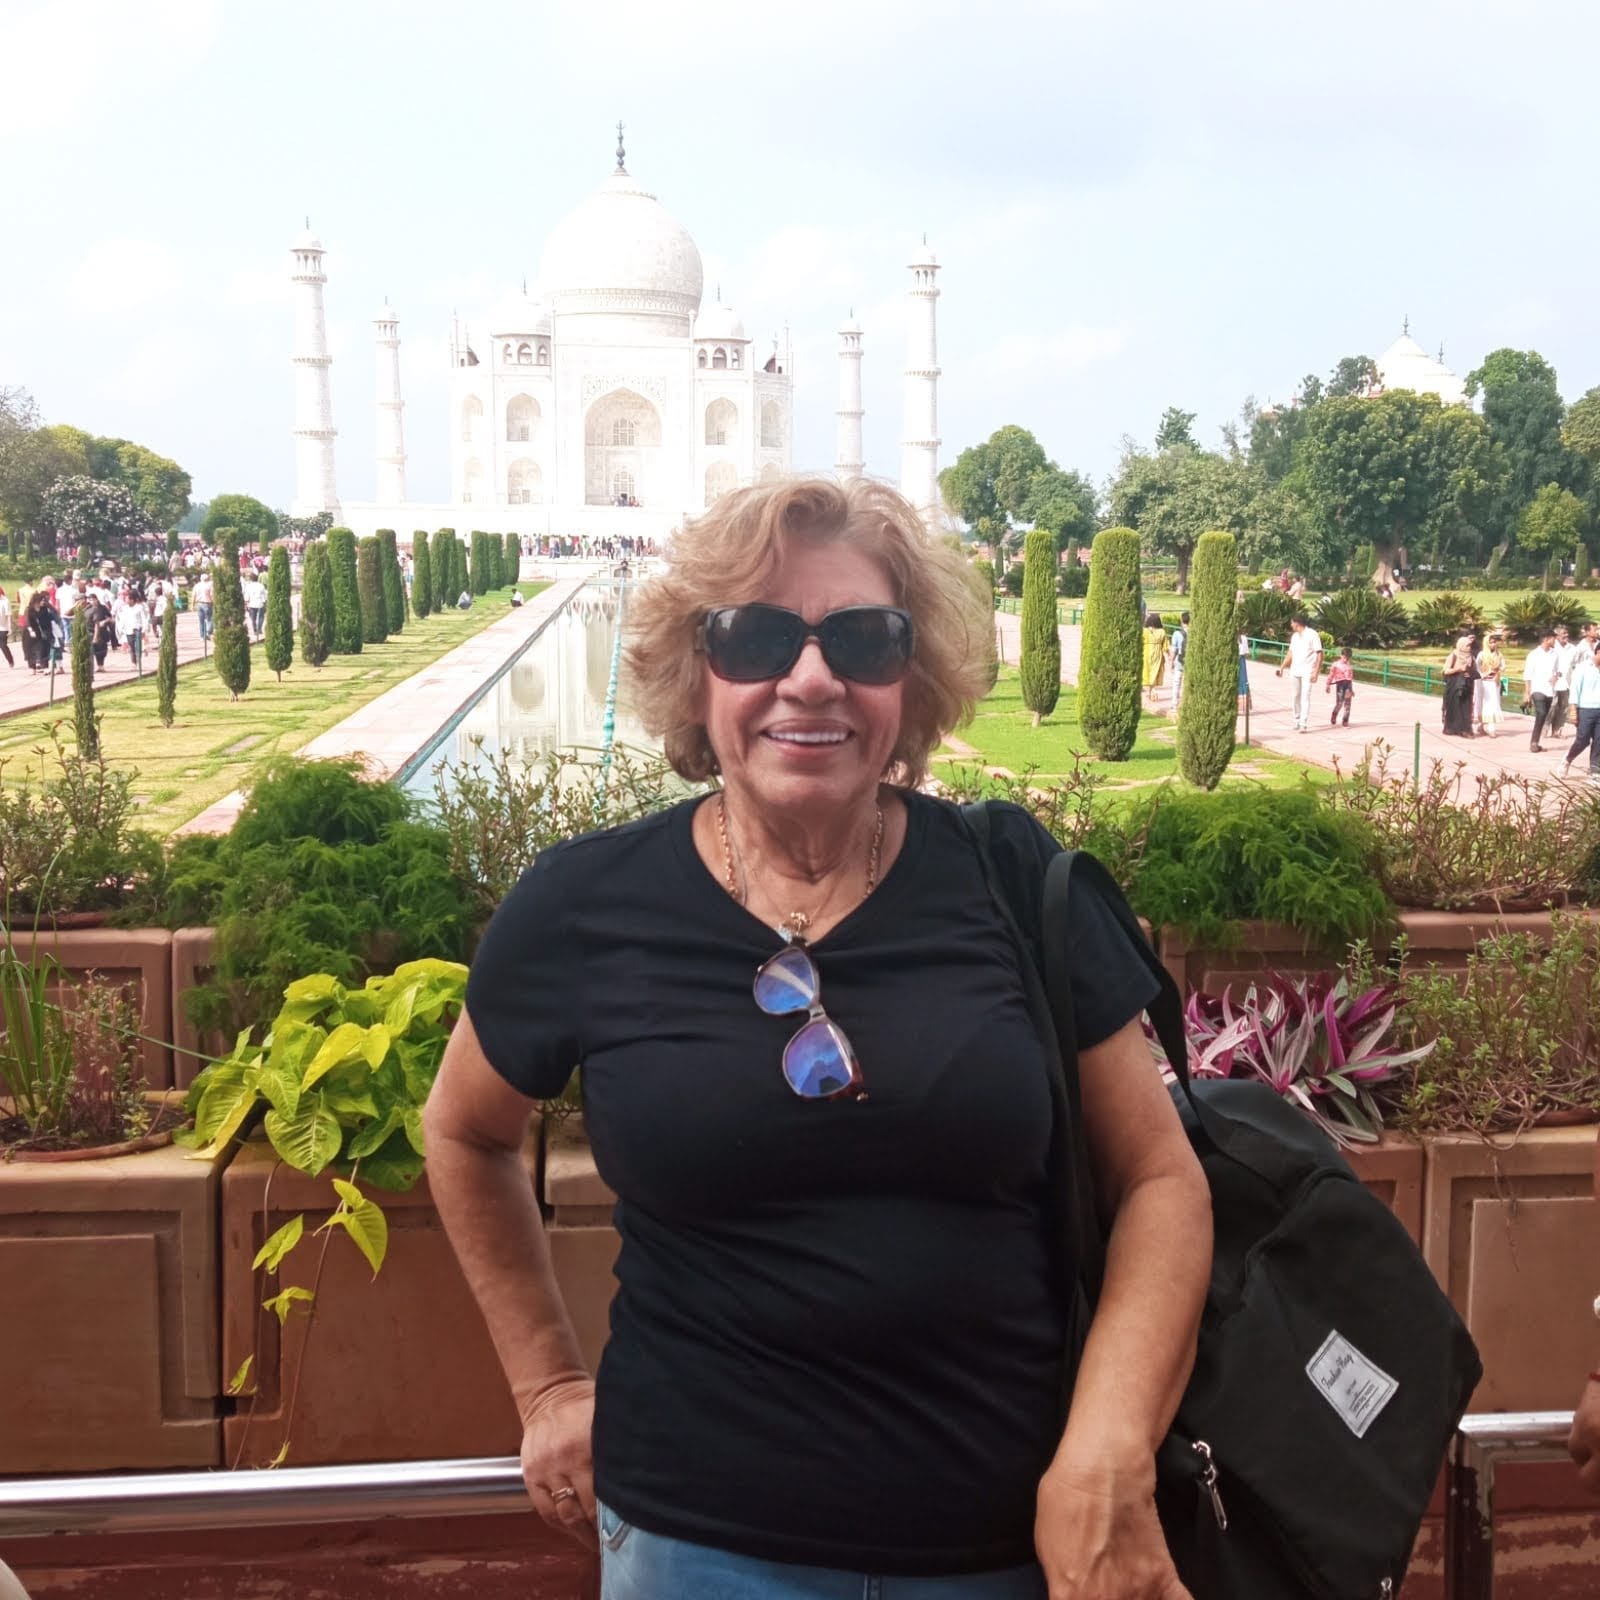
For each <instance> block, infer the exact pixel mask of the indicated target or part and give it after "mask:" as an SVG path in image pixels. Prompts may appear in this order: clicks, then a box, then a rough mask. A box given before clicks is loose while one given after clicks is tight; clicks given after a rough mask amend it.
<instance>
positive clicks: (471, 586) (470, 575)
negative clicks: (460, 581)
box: [466, 528, 483, 598]
mask: <svg viewBox="0 0 1600 1600" xmlns="http://www.w3.org/2000/svg"><path fill="white" fill-rule="evenodd" d="M468 549H469V551H470V552H471V553H470V554H469V556H468V558H467V583H466V587H467V590H468V592H469V593H470V594H472V595H473V597H474V598H476V597H477V596H478V595H480V594H482V593H483V588H482V583H483V533H482V531H481V530H480V529H477V528H474V529H473V530H472V534H471V538H470V541H469V544H468Z"/></svg>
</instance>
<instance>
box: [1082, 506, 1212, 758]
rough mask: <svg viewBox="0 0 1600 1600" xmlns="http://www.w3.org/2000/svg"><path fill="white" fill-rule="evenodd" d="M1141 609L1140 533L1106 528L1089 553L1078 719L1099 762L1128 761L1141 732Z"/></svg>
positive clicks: (1142, 657)
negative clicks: (1135, 740)
mask: <svg viewBox="0 0 1600 1600" xmlns="http://www.w3.org/2000/svg"><path fill="white" fill-rule="evenodd" d="M1140 610H1141V606H1140V596H1139V535H1138V534H1137V533H1135V532H1134V531H1133V529H1132V528H1105V529H1103V530H1102V531H1101V532H1099V533H1097V534H1096V535H1095V540H1094V548H1093V549H1092V550H1091V552H1090V555H1089V595H1088V599H1087V600H1086V602H1085V604H1084V613H1083V659H1082V665H1081V667H1080V668H1079V672H1078V717H1079V720H1080V721H1081V722H1082V724H1083V734H1084V737H1085V738H1086V739H1087V740H1088V741H1089V748H1090V749H1091V750H1092V751H1093V752H1094V754H1095V755H1096V756H1097V757H1098V758H1099V759H1100V760H1101V761H1126V760H1127V759H1128V752H1129V751H1130V750H1132V749H1133V741H1134V739H1135V738H1136V737H1137V736H1138V732H1139V697H1140V693H1141V686H1140V669H1141V668H1142V666H1143V664H1144V645H1143V641H1142V639H1141V638H1140V634H1141V633H1142V631H1143V630H1142V628H1141V626H1140V624H1141V621H1142V618H1141V616H1140ZM1235 670H1237V668H1235ZM1185 692H1186V693H1187V686H1185Z"/></svg>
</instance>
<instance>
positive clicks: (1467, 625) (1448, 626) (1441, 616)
mask: <svg viewBox="0 0 1600 1600" xmlns="http://www.w3.org/2000/svg"><path fill="white" fill-rule="evenodd" d="M1482 626H1483V608H1482V607H1481V606H1479V605H1475V604H1474V603H1473V602H1472V601H1471V600H1467V599H1464V598H1463V597H1462V596H1461V595H1459V594H1450V593H1445V594H1441V595H1436V596H1434V597H1433V598H1432V599H1429V600H1423V601H1419V602H1418V604H1417V606H1416V608H1415V609H1414V610H1413V611H1412V613H1411V630H1412V634H1413V636H1414V637H1415V638H1417V639H1418V640H1420V641H1421V642H1422V643H1424V644H1454V643H1455V642H1456V640H1457V639H1458V638H1460V636H1461V635H1462V634H1463V633H1474V632H1476V631H1477V630H1478V629H1479V628H1481V627H1482Z"/></svg>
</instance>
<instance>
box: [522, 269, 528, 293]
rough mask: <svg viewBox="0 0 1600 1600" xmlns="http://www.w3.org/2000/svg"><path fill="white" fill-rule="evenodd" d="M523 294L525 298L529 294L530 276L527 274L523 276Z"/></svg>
mask: <svg viewBox="0 0 1600 1600" xmlns="http://www.w3.org/2000/svg"><path fill="white" fill-rule="evenodd" d="M522 293H523V295H524V296H526V295H527V293H528V274H527V273H526V272H524V273H523V274H522Z"/></svg>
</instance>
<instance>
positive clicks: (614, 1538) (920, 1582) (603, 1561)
mask: <svg viewBox="0 0 1600 1600" xmlns="http://www.w3.org/2000/svg"><path fill="white" fill-rule="evenodd" d="M599 1518H600V1600H1045V1582H1044V1573H1043V1572H1041V1571H1040V1570H1039V1568H1038V1567H1037V1566H1035V1565H1033V1564H1032V1563H1031V1562H1030V1563H1029V1564H1028V1565H1027V1566H1025V1567H1007V1568H1005V1569H1003V1570H1002V1571H999V1572H974V1573H970V1574H967V1575H965V1576H962V1577H954V1578H881V1577H874V1576H873V1575H872V1574H870V1573H865V1572H844V1571H841V1570H839V1569H838V1568H836V1567H796V1566H791V1565H790V1564H789V1563H788V1562H785V1561H760V1560H757V1559H756V1558H755V1557H753V1556H740V1555H734V1554H733V1553H732V1551H729V1550H717V1549H714V1548H712V1547H711V1546H710V1545H704V1544H690V1543H689V1542H688V1541H687V1540H685V1539H671V1538H668V1537H667V1536H666V1535H665V1534H660V1533H647V1532H645V1530H644V1529H643V1528H635V1527H634V1526H633V1525H632V1524H631V1523H627V1522H624V1521H623V1520H622V1518H621V1517H619V1516H618V1515H617V1514H616V1512H615V1511H613V1510H612V1509H611V1508H610V1507H609V1506H606V1505H602V1506H601V1507H600V1508H599Z"/></svg>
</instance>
